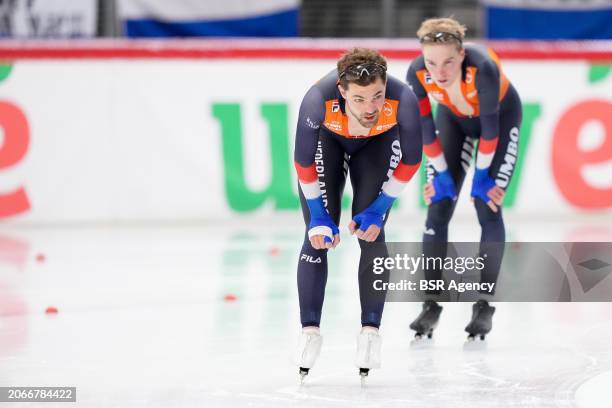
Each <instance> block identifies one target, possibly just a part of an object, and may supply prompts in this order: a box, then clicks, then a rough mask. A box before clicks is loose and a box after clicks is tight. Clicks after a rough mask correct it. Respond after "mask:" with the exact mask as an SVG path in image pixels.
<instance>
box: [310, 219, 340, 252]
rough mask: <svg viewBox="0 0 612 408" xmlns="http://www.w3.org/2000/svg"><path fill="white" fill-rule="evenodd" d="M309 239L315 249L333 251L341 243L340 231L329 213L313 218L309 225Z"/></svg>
mask: <svg viewBox="0 0 612 408" xmlns="http://www.w3.org/2000/svg"><path fill="white" fill-rule="evenodd" d="M308 239H309V240H310V245H312V247H313V248H314V249H331V248H335V247H336V246H338V244H339V243H340V230H339V229H338V226H337V225H336V223H335V222H334V221H333V220H332V219H331V217H330V216H329V214H328V213H327V211H325V212H323V213H322V214H321V215H319V216H316V217H312V218H311V220H310V224H308Z"/></svg>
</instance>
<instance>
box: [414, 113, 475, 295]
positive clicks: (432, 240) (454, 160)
mask: <svg viewBox="0 0 612 408" xmlns="http://www.w3.org/2000/svg"><path fill="white" fill-rule="evenodd" d="M435 122H436V129H437V130H438V138H439V139H440V144H441V145H442V151H443V153H444V159H445V160H446V163H447V165H448V170H449V172H450V174H451V176H452V178H453V180H454V182H455V188H456V191H457V194H459V192H460V191H461V186H462V185H463V181H464V179H465V174H466V171H467V169H468V168H469V165H470V160H471V158H472V152H473V151H474V141H473V139H471V138H469V137H467V136H466V134H465V132H464V130H463V129H462V128H461V126H460V125H459V123H458V121H457V118H456V117H455V116H454V115H453V113H452V112H451V111H450V110H449V109H448V108H447V107H446V106H444V105H439V106H438V112H437V114H436V119H435ZM433 171H434V170H433V167H432V166H431V164H430V163H428V174H432V172H433ZM456 204H457V201H453V200H451V199H450V198H445V199H443V200H440V201H438V202H436V203H433V204H431V205H429V207H428V209H427V220H426V221H425V230H424V232H423V253H424V255H425V256H427V257H442V258H444V257H445V256H446V248H447V243H448V224H449V222H450V220H451V218H452V216H453V213H454V211H455V207H456ZM425 278H426V279H427V280H438V279H441V278H442V270H440V269H427V270H426V271H425ZM438 292H439V291H427V292H426V293H428V294H438Z"/></svg>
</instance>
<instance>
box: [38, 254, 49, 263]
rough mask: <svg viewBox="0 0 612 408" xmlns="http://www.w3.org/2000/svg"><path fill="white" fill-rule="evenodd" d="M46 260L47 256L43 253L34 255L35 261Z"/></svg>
mask: <svg viewBox="0 0 612 408" xmlns="http://www.w3.org/2000/svg"><path fill="white" fill-rule="evenodd" d="M46 260H47V257H46V256H45V254H37V255H36V262H41V263H42V262H45V261H46Z"/></svg>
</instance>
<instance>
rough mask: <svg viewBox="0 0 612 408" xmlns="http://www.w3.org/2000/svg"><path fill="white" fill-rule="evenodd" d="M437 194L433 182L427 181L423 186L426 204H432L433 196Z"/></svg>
mask: <svg viewBox="0 0 612 408" xmlns="http://www.w3.org/2000/svg"><path fill="white" fill-rule="evenodd" d="M435 195H436V189H435V188H434V186H433V183H427V184H425V185H424V186H423V199H424V200H425V204H427V205H429V204H431V198H432V197H433V196H435Z"/></svg>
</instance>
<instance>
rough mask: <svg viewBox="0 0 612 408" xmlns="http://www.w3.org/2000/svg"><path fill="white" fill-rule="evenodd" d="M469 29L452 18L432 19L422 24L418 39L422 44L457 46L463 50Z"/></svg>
mask: <svg viewBox="0 0 612 408" xmlns="http://www.w3.org/2000/svg"><path fill="white" fill-rule="evenodd" d="M466 31H467V27H466V26H464V25H463V24H461V23H460V22H459V21H457V20H455V19H454V18H452V17H442V18H430V19H427V20H425V21H423V22H422V23H421V27H420V28H419V30H418V31H417V33H416V34H417V37H418V38H419V41H420V42H421V44H455V45H456V46H457V50H461V48H463V40H464V39H465V32H466Z"/></svg>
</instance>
